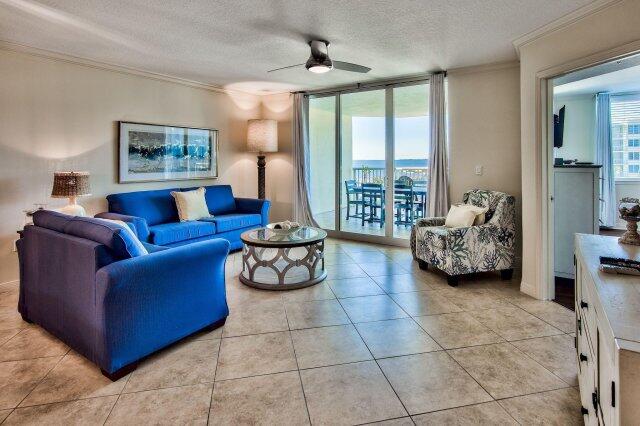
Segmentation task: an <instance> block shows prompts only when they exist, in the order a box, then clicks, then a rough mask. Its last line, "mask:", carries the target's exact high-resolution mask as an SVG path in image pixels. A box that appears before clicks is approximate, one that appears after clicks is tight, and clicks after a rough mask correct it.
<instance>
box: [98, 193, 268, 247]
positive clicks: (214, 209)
mask: <svg viewBox="0 0 640 426" xmlns="http://www.w3.org/2000/svg"><path fill="white" fill-rule="evenodd" d="M205 188H206V192H205V200H206V202H207V207H208V209H209V212H210V213H211V214H212V215H214V217H213V218H210V219H202V220H200V221H197V222H185V223H186V224H187V225H185V226H184V227H182V226H177V224H179V223H180V221H179V219H178V215H177V211H176V208H175V200H174V199H173V197H172V196H171V191H191V190H193V189H196V188H178V189H166V190H155V191H137V192H129V193H123V194H112V195H109V196H107V200H108V201H109V212H108V213H100V214H98V215H96V217H100V218H105V219H118V220H122V221H124V222H127V223H133V224H134V225H135V227H136V231H137V234H138V238H140V240H141V241H144V242H148V243H153V244H156V245H163V246H171V247H175V246H182V245H185V244H190V243H195V242H199V241H205V240H208V239H212V238H224V239H226V240H227V241H229V243H230V245H231V249H232V250H236V249H239V248H242V242H241V241H240V234H242V232H237V231H239V230H242V231H243V232H244V231H247V230H249V229H253V228H258V227H261V226H266V225H267V223H269V208H270V206H271V203H270V202H269V201H268V200H257V199H252V198H235V197H234V196H233V191H232V189H231V186H229V185H210V186H205ZM155 210H159V211H155ZM194 223H195V224H194Z"/></svg>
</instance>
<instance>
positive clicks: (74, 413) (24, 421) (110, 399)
mask: <svg viewBox="0 0 640 426" xmlns="http://www.w3.org/2000/svg"><path fill="white" fill-rule="evenodd" d="M117 398H118V397H117V396H105V397H101V398H91V399H82V400H80V401H71V402H59V403H56V404H47V405H38V406H35V407H26V408H18V409H16V410H15V411H14V412H13V413H11V415H10V416H9V417H8V418H7V420H6V421H5V422H4V423H3V425H78V426H84V425H101V424H104V421H105V420H106V419H107V416H108V415H109V412H110V411H111V408H112V407H113V404H115V402H116V399H117Z"/></svg>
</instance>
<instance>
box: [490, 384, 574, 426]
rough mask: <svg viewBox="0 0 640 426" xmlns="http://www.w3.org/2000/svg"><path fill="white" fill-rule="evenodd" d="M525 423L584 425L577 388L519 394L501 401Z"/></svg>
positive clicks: (517, 418)
mask: <svg viewBox="0 0 640 426" xmlns="http://www.w3.org/2000/svg"><path fill="white" fill-rule="evenodd" d="M499 403H500V405H502V407H503V408H504V409H505V410H507V412H508V413H509V414H511V416H513V418H515V419H516V420H517V421H518V422H520V424H523V425H555V426H570V425H576V426H577V425H582V424H583V418H582V415H581V414H580V407H581V403H580V395H579V393H578V390H577V389H575V388H567V389H558V390H554V391H550V392H543V393H536V394H533V395H526V396H519V397H516V398H509V399H504V400H502V401H499Z"/></svg>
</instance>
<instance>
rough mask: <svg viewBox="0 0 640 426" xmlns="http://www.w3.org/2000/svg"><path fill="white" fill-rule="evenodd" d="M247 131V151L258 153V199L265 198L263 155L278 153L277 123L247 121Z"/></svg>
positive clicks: (264, 163)
mask: <svg viewBox="0 0 640 426" xmlns="http://www.w3.org/2000/svg"><path fill="white" fill-rule="evenodd" d="M248 123H249V124H248V129H247V151H249V152H257V153H258V198H260V199H261V200H264V198H265V190H264V188H265V178H264V173H265V166H266V164H267V162H266V161H265V156H264V154H265V153H267V152H278V122H277V121H276V120H264V119H263V120H249V122H248Z"/></svg>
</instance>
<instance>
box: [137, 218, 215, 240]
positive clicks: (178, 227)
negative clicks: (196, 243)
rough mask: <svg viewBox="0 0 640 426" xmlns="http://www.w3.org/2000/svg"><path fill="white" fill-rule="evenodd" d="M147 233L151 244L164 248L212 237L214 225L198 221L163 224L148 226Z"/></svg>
mask: <svg viewBox="0 0 640 426" xmlns="http://www.w3.org/2000/svg"><path fill="white" fill-rule="evenodd" d="M149 231H150V232H151V242H152V243H153V244H156V245H160V246H164V245H167V244H171V243H175V242H178V241H184V240H190V239H192V238H200V237H206V236H207V235H213V234H215V233H216V224H215V223H213V222H199V221H189V222H173V223H163V224H161V225H154V226H150V227H149Z"/></svg>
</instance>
